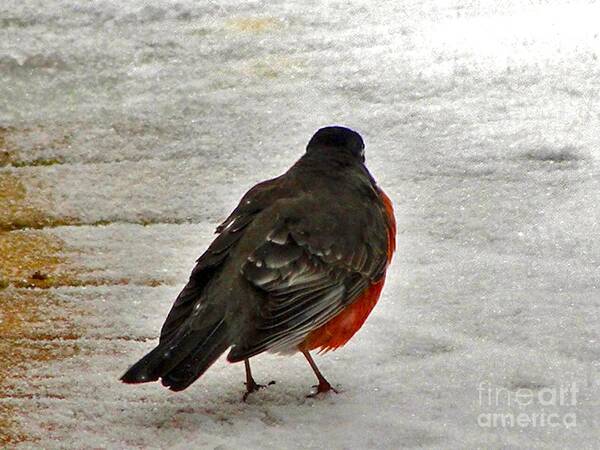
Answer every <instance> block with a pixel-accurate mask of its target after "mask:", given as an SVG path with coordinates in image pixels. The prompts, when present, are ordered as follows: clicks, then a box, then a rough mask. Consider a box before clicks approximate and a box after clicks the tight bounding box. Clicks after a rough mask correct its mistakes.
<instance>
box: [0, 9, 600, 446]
mask: <svg viewBox="0 0 600 450" xmlns="http://www.w3.org/2000/svg"><path fill="white" fill-rule="evenodd" d="M599 14H600V5H599V4H597V3H594V2H585V1H580V2H554V3H552V4H547V3H545V2H530V3H528V4H527V5H526V6H523V4H522V2H516V1H512V2H511V1H509V2H493V1H489V2H487V1H465V0H462V1H458V0H454V1H444V2H421V1H412V2H396V1H381V2H378V3H377V6H376V7H375V6H374V5H373V3H372V2H366V1H364V0H353V1H350V2H337V1H328V2H315V1H312V2H300V1H297V0H291V1H286V2H279V1H274V2H268V3H266V2H265V3H263V2H258V1H251V2H239V3H238V2H234V1H231V0H229V1H225V2H195V1H192V0H181V1H176V2H154V3H152V4H150V3H148V2H145V1H142V0H132V1H129V2H117V1H95V2H86V3H81V4H74V3H73V2H67V1H62V0H50V1H44V2H40V1H35V0H26V1H18V2H17V1H8V2H3V3H2V5H0V24H1V27H0V126H1V127H4V128H7V129H9V130H10V133H9V139H10V145H11V148H13V147H14V148H16V153H17V155H18V157H19V158H20V160H21V161H24V162H31V163H33V162H35V161H40V160H45V161H58V162H60V164H51V165H36V164H32V165H29V166H27V165H26V166H25V167H10V166H9V167H6V168H0V170H1V171H2V172H0V174H3V173H11V174H13V175H15V176H18V177H19V180H21V182H23V183H24V184H25V186H26V187H27V191H28V198H30V201H31V202H32V203H34V204H35V205H36V208H38V209H42V210H43V211H44V213H45V214H46V215H47V216H48V217H52V218H53V219H54V222H53V223H56V224H57V225H59V226H57V227H54V228H46V229H44V230H43V231H42V232H43V233H45V234H47V235H51V236H57V237H59V238H60V239H61V240H62V241H64V243H65V253H64V255H65V257H66V258H67V260H68V261H69V264H71V265H74V266H76V267H79V268H80V271H81V275H80V278H81V279H82V280H84V281H90V283H87V284H86V283H84V284H83V285H81V286H63V287H57V288H55V289H52V290H50V291H49V292H47V293H46V292H39V293H38V294H37V295H40V296H50V297H51V298H55V299H58V301H57V302H56V304H55V306H54V307H55V308H59V309H60V310H59V312H60V313H61V314H62V315H63V316H64V317H66V318H67V319H68V321H69V322H70V326H72V327H73V328H74V329H75V330H77V336H76V337H74V338H73V339H71V340H61V339H55V340H49V341H44V340H43V339H41V340H40V341H41V345H55V346H57V347H58V348H62V347H64V348H71V346H73V345H74V346H76V348H77V351H76V352H75V353H74V354H73V355H70V356H69V357H64V358H57V359H55V360H50V361H32V362H31V364H30V365H29V366H28V370H27V373H26V376H24V377H22V378H16V379H14V380H10V382H11V383H12V386H13V390H14V392H13V395H6V396H5V397H4V398H2V399H0V406H1V405H7V406H9V407H11V408H14V410H15V411H16V412H15V418H16V420H17V421H18V423H19V426H20V428H21V429H22V430H25V432H26V434H27V436H29V440H25V441H23V442H21V443H19V444H15V445H16V446H17V447H18V448H38V447H41V448H181V449H184V448H222V449H225V448H335V449H338V448H390V449H396V448H413V447H419V448H440V449H441V448H528V449H529V448H573V449H588V448H589V449H592V448H597V446H598V442H600V431H599V430H600V426H599V423H598V417H600V345H599V342H600V295H599V294H600V292H599V290H600V240H598V238H597V236H598V234H599V231H600V230H599V226H598V223H599V222H600V206H599V205H600V169H599V161H600V134H599V133H598V132H597V130H598V129H599V125H600V114H599V111H600V108H599V105H598V99H599V89H600V81H599V80H600V69H599V66H598V63H597V61H598V55H599V54H600V37H599V30H598V25H597V17H598V16H599ZM332 123H339V124H344V125H347V126H350V127H352V128H355V129H356V130H357V131H359V132H360V133H361V134H362V135H363V137H364V138H365V141H366V144H367V149H366V157H367V164H368V167H369V168H370V170H371V172H372V173H373V174H374V176H375V177H376V179H377V180H378V181H379V183H380V185H381V186H382V187H383V188H384V190H385V191H386V192H387V194H388V195H389V196H390V197H391V198H392V200H393V202H394V204H395V208H396V214H397V219H398V236H397V242H398V251H397V254H396V256H395V259H394V261H393V264H392V266H391V268H390V271H389V274H388V277H387V283H386V287H385V288H384V291H383V296H382V298H381V300H380V302H379V304H378V306H377V307H376V309H375V311H374V313H373V314H372V316H371V317H370V318H369V320H368V321H367V323H366V324H365V326H364V327H363V329H362V330H361V331H360V333H359V334H358V335H357V336H356V337H355V338H354V339H353V340H352V341H351V342H350V343H349V344H348V345H346V347H344V349H342V350H338V351H337V352H334V353H329V354H327V355H324V356H318V357H316V359H317V363H318V364H319V366H320V367H321V369H322V371H323V372H324V374H325V375H326V376H327V377H328V378H329V379H330V381H332V382H333V383H334V384H335V385H336V386H337V387H338V388H339V389H340V390H341V393H340V394H338V395H330V396H328V397H326V398H323V399H307V398H305V395H306V394H307V393H308V392H309V391H310V386H311V385H312V384H314V382H315V380H314V379H313V378H314V377H313V375H312V373H311V371H310V368H309V367H308V365H307V364H306V362H305V361H304V360H303V358H302V357H300V356H295V357H275V356H270V355H261V356H259V357H257V358H254V359H253V360H252V364H253V371H254V373H255V377H256V378H257V381H258V382H263V383H264V382H268V381H270V380H276V381H277V383H276V384H275V385H273V386H270V387H269V388H268V389H265V390H261V391H259V392H258V393H256V394H254V395H253V396H251V397H250V399H249V401H248V402H247V403H242V402H241V401H240V400H241V395H242V393H243V388H244V386H243V384H242V383H243V367H242V366H240V365H230V364H227V363H226V362H224V361H222V360H221V361H219V362H217V363H216V364H215V366H213V368H211V370H209V372H207V374H206V375H205V376H204V377H203V378H202V379H201V380H200V381H198V382H196V383H195V384H194V385H193V386H192V387H191V388H189V389H188V390H186V391H185V392H183V393H180V394H173V393H171V392H169V391H167V390H165V389H163V388H161V387H160V386H159V385H156V384H154V385H147V386H146V385H143V386H139V387H138V386H136V387H132V386H125V385H122V384H120V383H119V382H118V377H119V376H120V375H121V374H122V372H123V371H124V370H125V369H126V368H127V367H128V365H130V364H131V363H133V362H134V361H135V360H136V358H138V357H139V356H141V355H143V354H144V352H145V351H147V350H148V349H150V348H151V347H152V346H153V344H154V343H155V342H156V337H157V335H158V332H159V329H160V325H161V323H162V320H163V319H164V317H165V315H166V312H167V311H168V308H169V306H170V304H171V302H172V300H173V299H174V297H175V296H176V294H177V292H178V290H179V289H180V288H181V287H182V285H183V283H184V282H185V280H186V278H187V276H188V274H189V271H190V270H191V268H192V267H193V264H194V260H195V258H197V257H198V256H199V255H200V254H201V253H202V251H203V250H204V249H205V248H206V246H207V245H208V244H209V243H210V240H211V239H212V236H213V235H212V232H213V230H214V227H215V226H216V225H217V224H218V223H219V222H220V221H221V220H222V219H223V218H225V217H226V216H227V214H228V213H229V212H230V210H231V209H232V208H233V207H234V206H235V205H236V203H237V201H238V199H239V198H240V197H241V195H242V194H243V193H244V192H245V191H246V190H247V189H248V188H250V187H251V186H252V185H253V184H255V183H256V182H258V181H260V180H263V179H266V178H270V177H273V176H276V175H278V174H280V173H281V172H282V171H284V170H285V169H286V168H287V167H289V166H290V165H291V164H292V163H293V162H294V161H295V159H297V158H298V157H299V156H300V155H301V153H302V151H303V149H304V146H305V145H306V142H307V141H308V139H309V138H310V136H311V135H312V133H313V132H314V131H315V130H316V129H317V128H319V127H321V126H323V125H327V124H332ZM61 221H62V222H64V223H65V224H71V225H61ZM94 280H102V282H101V283H99V282H96V283H94V282H93V281H94ZM9 289H13V288H9ZM11 292H12V291H11ZM14 292H15V298H17V297H18V295H20V293H19V292H18V290H16V289H15V291H14ZM38 326H39V327H40V330H39V331H40V333H41V334H43V332H44V330H46V329H48V330H50V329H52V327H53V324H52V323H45V324H41V325H38ZM24 339H25V338H24ZM25 341H26V342H25V343H26V344H27V339H25ZM488 385H489V386H491V389H493V392H494V394H496V393H500V394H501V395H504V394H505V392H509V393H510V395H511V396H512V397H510V398H511V399H512V403H511V404H510V405H507V404H506V401H504V400H505V399H504V400H503V398H501V400H502V401H499V402H495V404H493V405H488V403H486V402H487V397H485V396H484V397H482V392H484V391H481V390H480V388H481V387H482V386H484V387H486V388H487V386H488ZM572 386H575V387H576V389H577V395H576V402H575V403H574V404H573V403H572V402H569V401H562V402H561V401H555V402H553V403H552V404H550V405H546V404H543V402H540V399H539V397H536V401H535V402H533V404H530V405H526V406H525V405H522V404H519V403H515V396H516V395H517V393H518V392H521V393H527V392H531V393H534V394H535V395H536V396H538V395H540V393H542V394H543V393H544V392H546V393H548V392H557V391H559V390H560V389H561V388H564V389H567V388H572ZM486 395H487V394H486ZM494 400H495V399H494ZM507 412H512V413H514V414H519V413H523V414H525V415H526V416H527V417H528V418H532V417H533V416H534V415H536V414H538V415H539V414H542V413H546V414H557V417H559V418H561V419H562V418H565V417H569V416H568V414H575V415H576V419H577V421H576V425H575V426H565V424H564V423H563V422H561V423H560V424H559V425H558V426H552V425H551V424H545V425H539V424H538V425H537V426H512V427H510V426H490V427H486V426H485V425H482V424H481V422H478V420H479V421H481V420H482V419H481V418H482V417H483V418H484V419H485V417H486V416H481V415H482V414H486V413H507ZM0 434H1V433H0Z"/></svg>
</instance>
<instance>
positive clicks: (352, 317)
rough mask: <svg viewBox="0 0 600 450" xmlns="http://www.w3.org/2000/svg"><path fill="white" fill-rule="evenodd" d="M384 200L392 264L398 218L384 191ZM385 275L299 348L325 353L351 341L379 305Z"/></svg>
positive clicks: (389, 256) (388, 252) (389, 257)
mask: <svg viewBox="0 0 600 450" xmlns="http://www.w3.org/2000/svg"><path fill="white" fill-rule="evenodd" d="M379 192H380V195H381V199H382V201H383V204H384V205H385V209H386V213H387V215H388V219H389V224H390V228H389V229H388V248H387V256H388V264H389V262H390V261H391V259H392V255H393V253H394V251H395V249H396V220H395V217H394V208H393V206H392V202H391V200H390V199H389V197H388V196H387V195H385V193H384V192H383V191H382V190H380V191H379ZM384 282H385V275H384V276H383V277H382V278H381V279H380V280H379V281H377V282H376V283H374V284H372V285H371V286H370V287H369V288H368V289H366V290H365V292H364V293H363V294H362V295H361V296H360V297H359V298H357V299H356V300H355V301H354V302H353V303H352V304H351V305H350V306H348V307H347V308H346V309H344V310H343V311H342V312H341V313H339V314H338V315H337V316H335V317H334V318H333V319H331V320H330V321H329V322H327V323H325V324H324V325H322V326H320V327H319V328H317V329H316V330H313V331H311V332H310V333H309V334H308V336H307V337H306V339H305V340H304V342H302V343H301V344H300V345H299V346H298V348H299V349H300V350H301V351H308V350H313V349H315V348H320V351H321V352H327V351H329V350H335V349H336V348H338V347H341V346H342V345H344V344H345V343H346V342H348V341H349V340H350V338H351V337H352V336H354V334H355V333H356V332H357V331H358V330H359V329H360V327H362V325H363V323H365V320H367V317H369V314H370V313H371V311H372V310H373V308H374V307H375V305H376V304H377V300H379V295H380V294H381V290H382V289H383V283H384Z"/></svg>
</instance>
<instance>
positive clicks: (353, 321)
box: [300, 277, 385, 351]
mask: <svg viewBox="0 0 600 450" xmlns="http://www.w3.org/2000/svg"><path fill="white" fill-rule="evenodd" d="M384 281H385V277H384V278H382V279H381V280H380V281H378V282H377V283H375V284H373V285H371V287H369V288H368V289H367V290H366V291H365V292H364V293H363V294H362V295H361V296H360V297H359V298H357V299H356V300H355V301H354V302H353V303H352V304H351V305H350V306H348V307H347V308H346V309H344V310H343V311H342V312H341V313H339V314H338V315H337V316H335V317H334V318H333V319H331V320H330V321H329V322H327V323H326V324H324V325H322V326H320V327H319V328H317V329H316V330H313V331H311V332H310V333H309V335H308V336H307V337H306V339H305V340H304V342H303V343H302V344H300V350H303V351H306V350H313V349H315V348H320V349H321V351H329V350H335V349H336V348H338V347H341V346H342V345H344V344H345V343H346V342H348V341H349V340H350V338H351V337H352V336H354V334H355V333H356V332H357V331H358V330H359V329H360V327H362V325H363V323H365V320H367V317H369V314H370V313H371V311H372V310H373V308H374V307H375V305H376V304H377V300H378V299H379V295H380V294H381V289H382V288H383V283H384Z"/></svg>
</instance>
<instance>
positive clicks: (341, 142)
mask: <svg viewBox="0 0 600 450" xmlns="http://www.w3.org/2000/svg"><path fill="white" fill-rule="evenodd" d="M332 150H333V151H336V150H341V151H343V152H345V153H349V154H350V155H352V156H354V157H356V158H358V159H359V160H360V161H361V162H364V160H365V143H364V142H363V140H362V137H361V136H360V134H358V133H357V132H356V131H353V130H351V129H349V128H345V127H339V126H334V127H325V128H321V129H320V130H319V131H317V132H316V133H315V134H314V136H313V137H312V138H311V139H310V141H309V142H308V145H307V146H306V152H307V153H312V152H317V151H318V152H331V151H332Z"/></svg>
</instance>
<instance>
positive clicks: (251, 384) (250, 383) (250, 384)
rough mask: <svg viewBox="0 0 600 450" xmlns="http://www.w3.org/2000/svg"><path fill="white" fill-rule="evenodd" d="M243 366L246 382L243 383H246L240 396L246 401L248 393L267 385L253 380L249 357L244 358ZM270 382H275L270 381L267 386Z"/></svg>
mask: <svg viewBox="0 0 600 450" xmlns="http://www.w3.org/2000/svg"><path fill="white" fill-rule="evenodd" d="M244 367H245V368H246V383H244V384H245V385H246V392H245V393H244V397H243V398H242V400H243V401H246V399H247V398H248V395H250V394H251V393H253V392H255V391H258V390H259V389H262V388H264V387H267V386H266V385H264V384H258V383H256V381H254V378H253V377H252V370H250V360H249V359H245V360H244ZM272 384H275V382H274V381H270V382H269V386H271V385H272Z"/></svg>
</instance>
